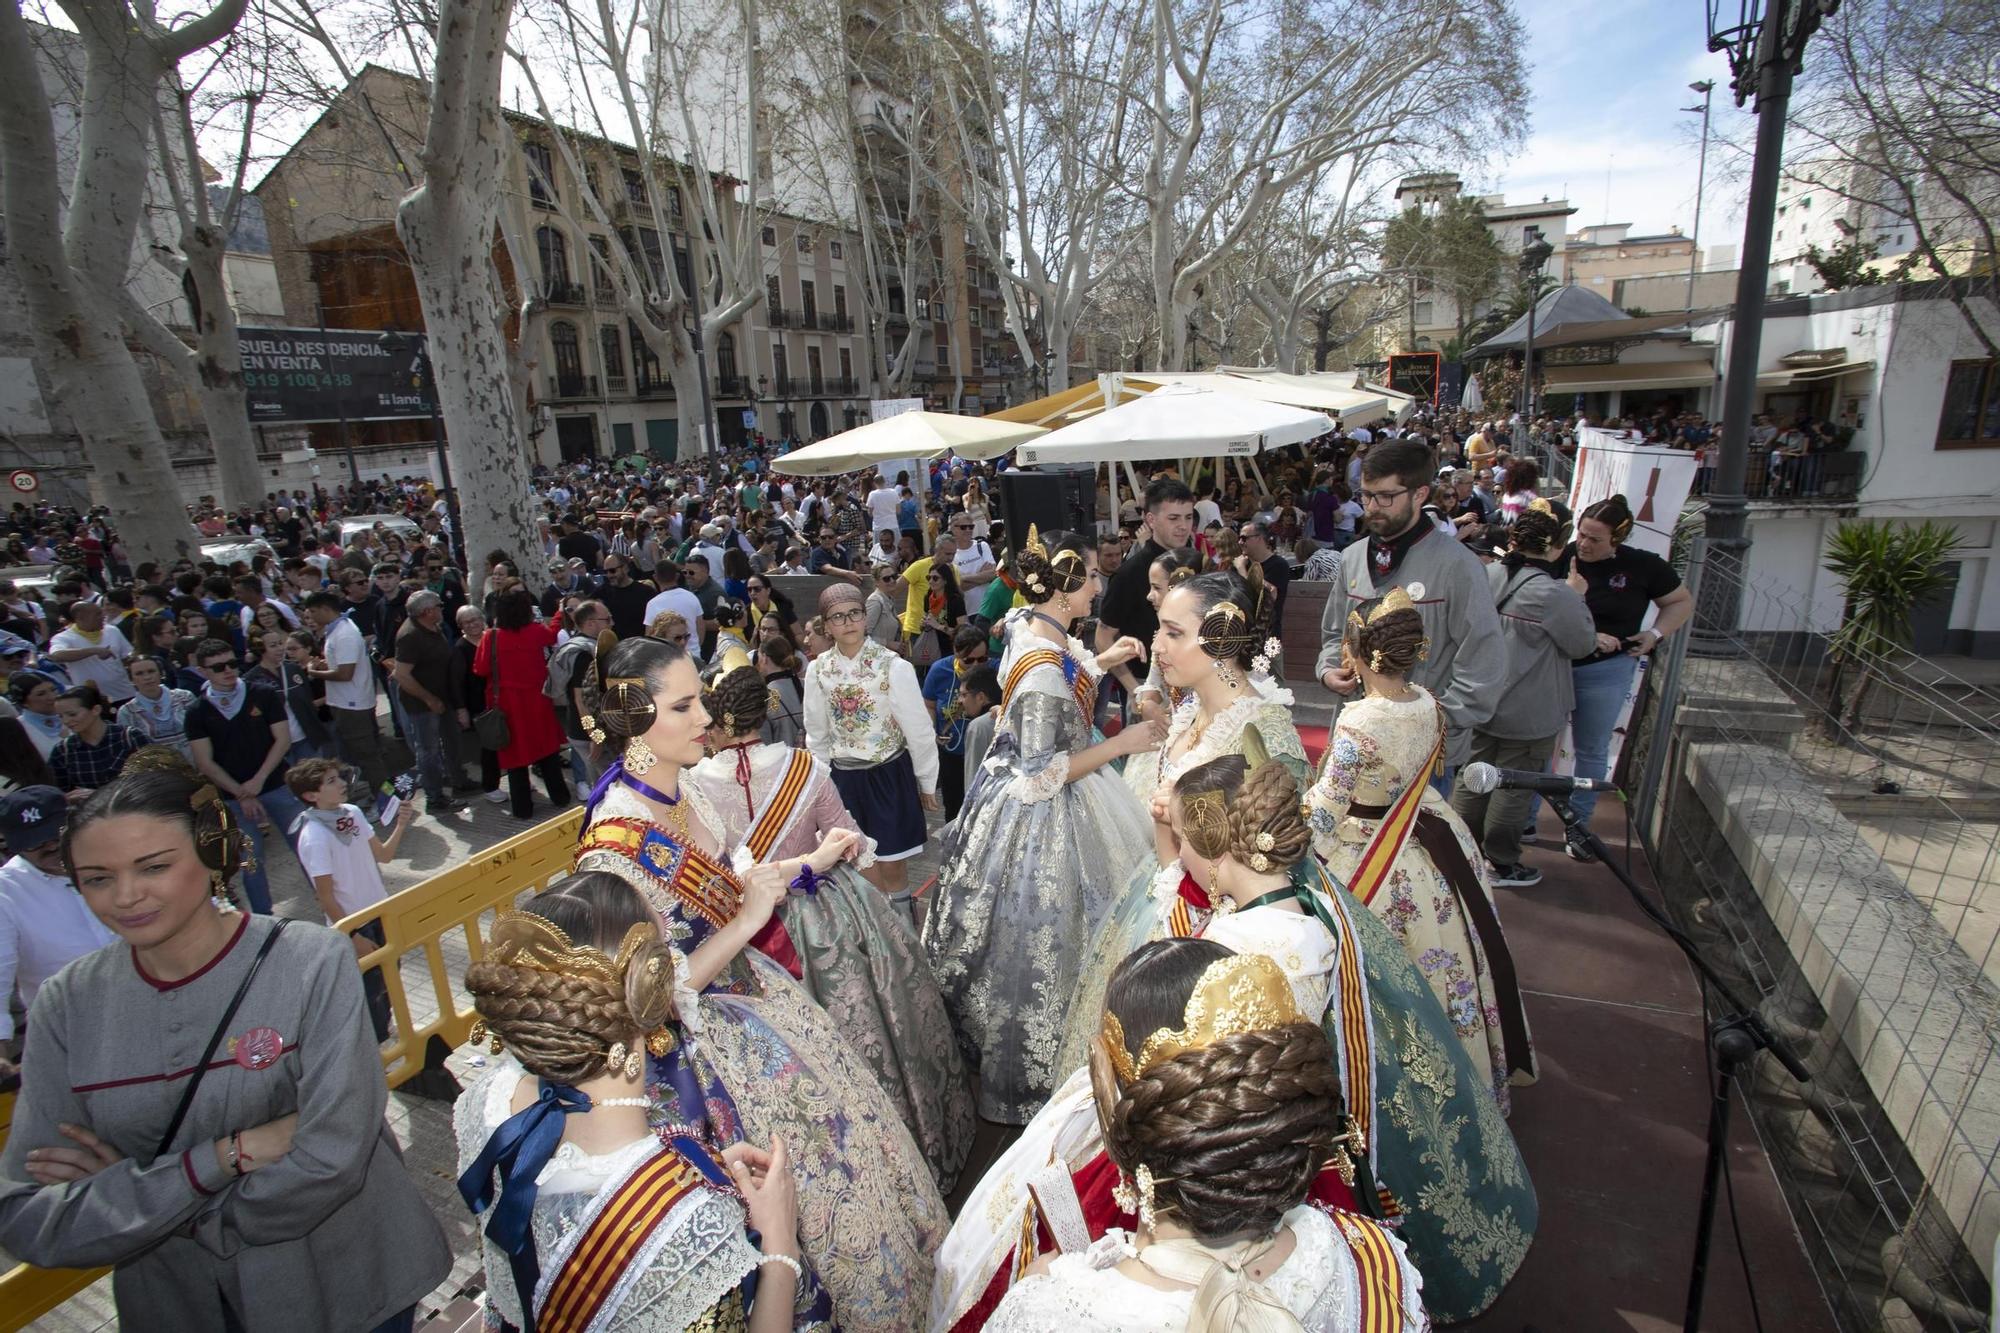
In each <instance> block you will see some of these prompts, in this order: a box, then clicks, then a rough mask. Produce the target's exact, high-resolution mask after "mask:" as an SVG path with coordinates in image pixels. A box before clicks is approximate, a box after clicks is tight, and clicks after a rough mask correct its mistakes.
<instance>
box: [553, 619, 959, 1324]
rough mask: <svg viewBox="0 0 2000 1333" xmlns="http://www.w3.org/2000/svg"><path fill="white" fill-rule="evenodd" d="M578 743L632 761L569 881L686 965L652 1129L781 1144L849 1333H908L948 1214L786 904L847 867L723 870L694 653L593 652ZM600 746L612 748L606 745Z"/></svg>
mask: <svg viewBox="0 0 2000 1333" xmlns="http://www.w3.org/2000/svg"><path fill="white" fill-rule="evenodd" d="M591 685H592V688H591V690H590V691H589V694H588V697H587V698H586V702H587V703H588V704H589V705H590V713H589V715H588V720H587V721H586V722H585V732H586V734H589V735H590V736H591V739H592V740H595V741H598V743H599V744H608V745H611V746H613V747H616V748H618V749H619V750H621V751H622V753H621V755H620V757H619V759H618V760H616V761H615V762H614V763H613V764H612V765H611V767H610V768H609V769H608V770H606V772H605V774H604V776H603V778H601V779H600V780H599V782H598V784H597V789H596V790H595V792H593V794H592V805H591V806H590V808H589V810H588V813H587V814H586V815H585V822H584V831H583V835H582V838H581V841H580V842H579V844H578V849H577V857H576V868H577V869H578V870H602V871H606V872H608V873H610V874H614V875H617V876H618V877H619V878H621V879H623V880H625V881H626V882H627V883H628V884H631V885H632V886H633V887H634V888H636V889H638V890H639V893H640V895H641V896H642V897H643V898H644V899H645V900H646V902H647V904H648V905H649V906H650V907H651V908H652V910H653V912H654V913H655V915H656V916H657V917H658V918H659V922H660V929H661V936H662V938H663V939H664V940H665V941H666V943H667V944H668V946H669V947H671V948H672V949H674V950H675V951H677V952H679V953H682V954H684V955H685V956H686V958H687V963H688V984H689V986H690V987H691V988H692V989H693V990H694V991H695V992H697V994H698V996H699V999H698V1000H697V1001H695V1002H694V1003H692V1004H690V1005H686V1006H685V1007H683V1009H682V1011H681V1020H682V1022H683V1024H684V1025H685V1026H686V1027H687V1028H688V1029H689V1031H690V1033H691V1040H689V1041H688V1042H687V1043H685V1044H684V1045H682V1046H678V1047H675V1048H674V1049H673V1050H672V1051H670V1052H668V1053H667V1054H666V1055H665V1056H663V1057H658V1058H655V1059H654V1060H653V1061H652V1062H651V1071H650V1075H649V1092H651V1093H652V1094H653V1095H654V1096H655V1097H656V1100H657V1101H658V1103H659V1106H658V1109H657V1110H656V1112H655V1116H656V1121H657V1124H656V1127H659V1128H663V1129H667V1130H669V1131H670V1132H674V1133H679V1132H691V1133H693V1134H694V1136H695V1137H697V1138H699V1139H701V1140H702V1141H703V1142H704V1143H706V1144H708V1145H709V1146H710V1147H711V1149H713V1150H714V1151H721V1150H722V1149H723V1148H726V1147H727V1146H728V1145H730V1144H732V1143H737V1142H744V1141H748V1142H752V1143H758V1144H768V1143H770V1142H771V1141H772V1140H774V1139H778V1140H782V1141H783V1142H784V1143H785V1144H786V1145H787V1147H788V1148H789V1149H790V1150H791V1152H792V1155H793V1156H792V1169H793V1171H794V1172H795V1173H796V1175H797V1177H798V1185H799V1241H800V1244H801V1245H802V1247H803V1248H804V1251H805V1255H806V1258H807V1260H808V1261H809V1262H810V1263H811V1264H812V1266H813V1268H814V1270H815V1271H816V1272H817V1273H818V1274H819V1277H820V1279H821V1280H822V1281H823V1282H824V1283H825V1284H826V1287H827V1290H828V1291H829V1292H831V1293H832V1296H833V1305H834V1317H835V1320H836V1322H837V1323H839V1325H840V1326H841V1327H842V1328H844V1329H848V1330H881V1331H882V1333H889V1331H890V1330H900V1329H902V1328H905V1327H906V1326H907V1324H908V1314H907V1311H908V1310H909V1309H910V1308H911V1307H913V1306H914V1307H917V1308H921V1307H922V1305H923V1304H924V1302H925V1301H926V1300H927V1299H928V1295H929V1290H930V1283H931V1276H932V1271H933V1262H932V1257H931V1256H932V1255H933V1254H935V1253H936V1250H937V1244H938V1239H939V1237H940V1236H941V1235H942V1234H943V1232H944V1229H945V1225H946V1216H945V1209H944V1201H943V1200H942V1199H941V1198H940V1197H939V1195H938V1190H937V1185H936V1183H935V1182H934V1181H933V1180H932V1178H931V1172H930V1169H929V1167H928V1166H927V1165H926V1164H925V1162H924V1158H923V1154H922V1153H921V1152H920V1151H919V1150H918V1148H917V1145H916V1142H915V1140H913V1139H912V1138H911V1137H910V1132H909V1130H908V1129H907V1128H905V1127H904V1125H903V1121H902V1118H901V1117H900V1116H899V1115H898V1114H897V1113H896V1107H895V1103H894V1102H892V1101H891V1100H890V1099H889V1096H888V1094H887V1093H885V1092H883V1090H882V1087H881V1084H880V1083H879V1082H877V1080H876V1077H875V1075H874V1073H873V1072H872V1071H871V1070H870V1069H869V1067H868V1064H867V1062H866V1061H865V1060H864V1059H863V1058H862V1057H861V1055H860V1053H859V1052H857V1051H856V1050H855V1049H854V1047H853V1045H852V1043H851V1042H850V1041H849V1040H848V1039H847V1037H846V1036H845V1035H844V1033H843V1032H842V1030H841V1027H840V1026H839V1024H838V1023H837V1022H836V1020H835V1019H833V1018H831V1017H829V1016H828V1015H827V1013H826V1011H825V1010H823V1009H821V1008H820V1007H819V1005H817V1004H815V1003H814V1002H813V1000H812V997H811V996H809V995H808V994H807V993H806V991H805V990H804V988H803V987H801V986H800V985H799V982H798V980H797V978H798V976H799V974H800V972H801V971H802V970H803V969H802V968H801V967H800V965H799V962H798V958H797V954H796V950H795V948H794V946H793V944H792V941H791V938H790V936H789V935H788V934H787V932H786V930H785V926H784V922H783V920H782V919H781V918H779V917H777V916H776V915H775V911H776V908H777V905H778V904H779V903H780V902H782V901H783V900H784V899H785V897H786V895H787V894H788V893H790V892H792V891H794V890H796V891H798V892H801V893H811V892H812V891H813V890H814V889H815V888H816V887H817V885H818V881H819V877H820V876H821V875H823V874H825V873H826V872H828V871H830V870H831V869H832V868H833V867H834V866H835V865H836V864H838V863H840V862H841V861H843V860H846V859H847V858H849V857H850V856H851V855H852V854H853V852H854V851H855V848H856V846H857V838H856V836H855V834H854V833H853V832H852V831H850V830H847V829H834V830H832V831H831V832H829V833H828V834H827V836H826V837H825V838H824V839H823V840H822V841H821V842H820V844H819V846H818V847H817V848H815V849H814V851H812V852H811V853H810V854H808V855H805V856H792V857H786V858H783V859H782V860H773V861H767V862H765V863H763V864H760V865H756V866H753V867H751V869H750V870H749V871H747V872H746V873H745V874H743V875H742V876H741V877H739V876H738V875H737V874H736V873H735V872H734V871H732V870H731V869H730V868H729V865H728V860H727V851H726V849H725V848H724V847H723V845H722V841H721V836H720V835H719V834H718V833H717V832H716V830H717V829H719V828H721V827H722V819H721V817H720V816H719V815H718V814H717V812H716V811H715V810H714V809H713V807H711V806H710V805H709V803H708V801H707V799H706V797H705V796H704V795H703V793H702V791H701V789H700V788H699V787H698V786H696V785H695V784H693V783H688V784H685V785H683V783H682V782H681V774H682V773H683V772H684V771H685V770H686V769H689V768H692V767H693V766H694V765H696V764H698V763H700V762H701V760H702V757H703V748H702V747H703V739H704V737H705V736H706V734H707V731H708V726H709V717H708V713H707V711H706V710H705V709H703V707H702V705H701V683H700V681H699V679H698V678H697V677H696V674H695V668H694V663H693V662H692V661H690V660H689V658H688V656H687V654H686V653H685V652H684V651H682V650H681V649H680V648H678V647H675V646H674V645H673V644H670V643H668V642H666V641H664V640H661V639H652V638H643V639H627V640H624V641H622V642H618V641H615V640H613V639H612V638H611V637H610V636H609V635H607V636H605V637H604V638H603V639H602V640H600V642H599V645H598V652H597V658H596V670H595V676H594V679H593V681H592V682H591ZM600 738H601V739H600Z"/></svg>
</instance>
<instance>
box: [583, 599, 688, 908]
mask: <svg viewBox="0 0 2000 1333" xmlns="http://www.w3.org/2000/svg"><path fill="white" fill-rule="evenodd" d="M686 659H687V649H685V648H683V647H681V646H680V645H679V644H677V643H674V642H671V641H670V640H667V639H655V638H651V637H642V638H636V639H621V638H619V637H618V636H617V635H616V634H613V633H612V632H611V631H610V630H606V631H605V632H604V633H602V634H600V635H598V636H597V662H596V666H595V669H594V670H592V671H591V672H590V673H589V674H588V675H586V676H585V677H584V689H583V702H584V707H585V708H586V709H587V710H588V711H589V713H590V715H591V716H592V717H593V718H595V719H596V720H597V725H598V726H600V727H602V728H603V729H604V732H605V734H606V735H607V736H610V737H612V738H613V739H616V740H620V741H625V740H630V739H631V738H632V737H634V736H639V735H643V734H645V731H646V729H647V728H648V727H650V726H652V725H653V719H654V718H655V717H656V716H658V714H659V707H658V705H656V704H655V703H654V702H653V692H654V691H655V690H657V689H659V688H660V681H661V678H662V677H664V676H665V675H666V673H667V668H669V667H671V666H672V665H673V664H674V663H676V662H680V661H685V660H686ZM636 682H644V683H643V684H639V683H636ZM614 947H615V945H614Z"/></svg>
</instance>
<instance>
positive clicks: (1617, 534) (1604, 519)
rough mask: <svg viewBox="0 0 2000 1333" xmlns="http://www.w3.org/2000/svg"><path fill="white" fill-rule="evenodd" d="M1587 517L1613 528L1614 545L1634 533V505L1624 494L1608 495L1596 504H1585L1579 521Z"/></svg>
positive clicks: (1612, 538) (1612, 539) (1579, 515)
mask: <svg viewBox="0 0 2000 1333" xmlns="http://www.w3.org/2000/svg"><path fill="white" fill-rule="evenodd" d="M1586 518H1588V519H1592V520H1594V521H1596V522H1599V523H1602V524H1603V525H1604V526H1605V527H1607V528H1609V529H1611V541H1612V543H1613V544H1614V545H1616V544H1618V543H1620V542H1623V541H1624V540H1625V539H1626V538H1627V537H1630V536H1631V535H1632V506H1631V505H1630V504H1629V503H1627V502H1626V499H1625V497H1624V496H1622V495H1612V496H1607V497H1605V498H1604V499H1602V500H1599V501H1598V502H1597V503H1596V504H1594V505H1585V506H1584V510H1583V512H1582V513H1581V514H1578V515H1577V521H1578V522H1582V521H1583V520H1584V519H1586Z"/></svg>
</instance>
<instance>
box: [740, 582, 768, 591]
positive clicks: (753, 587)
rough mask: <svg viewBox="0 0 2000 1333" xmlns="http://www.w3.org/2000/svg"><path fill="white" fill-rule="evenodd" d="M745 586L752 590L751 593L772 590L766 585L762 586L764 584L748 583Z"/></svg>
mask: <svg viewBox="0 0 2000 1333" xmlns="http://www.w3.org/2000/svg"><path fill="white" fill-rule="evenodd" d="M744 586H745V587H747V588H748V589H750V591H751V592H769V591H771V590H770V588H768V587H766V586H765V585H764V584H762V583H747V584H745V585H744Z"/></svg>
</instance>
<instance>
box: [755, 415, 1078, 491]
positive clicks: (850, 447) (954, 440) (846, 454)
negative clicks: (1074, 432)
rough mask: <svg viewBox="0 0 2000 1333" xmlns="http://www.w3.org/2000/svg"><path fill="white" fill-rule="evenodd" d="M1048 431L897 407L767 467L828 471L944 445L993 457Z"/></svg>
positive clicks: (796, 472)
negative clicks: (898, 410)
mask: <svg viewBox="0 0 2000 1333" xmlns="http://www.w3.org/2000/svg"><path fill="white" fill-rule="evenodd" d="M1046 434H1048V432H1047V431H1046V430H1044V429H1042V427H1040V426H1026V425H1022V424H1020V423H1019V422H1013V421H993V420H990V419H988V418H986V417H961V416H954V415H953V414H951V413H949V412H903V413H899V414H898V415H896V416H893V417H886V418H884V419H883V420H881V421H871V422H869V423H868V424H867V425H865V426H856V427H855V428H854V429H853V430H844V431H842V432H841V433H840V434H838V435H829V436H828V437H827V438H825V439H824V440H821V441H819V442H818V443H817V444H809V445H807V446H806V447H805V448H803V449H794V450H792V452H790V453H788V454H785V455H783V456H782V457H779V458H774V459H772V460H771V470H772V471H773V472H783V473H786V474H787V475H790V476H795V477H832V476H838V475H839V474H841V473H844V472H859V471H861V470H862V469H864V468H867V467H869V466H870V465H872V464H875V463H884V462H888V461H890V460H892V459H904V458H923V459H930V458H936V457H937V456H938V455H939V454H942V453H944V452H945V451H946V450H950V451H951V452H953V453H955V454H957V455H959V456H960V457H961V458H981V459H983V458H997V457H999V456H1000V455H1001V454H1004V453H1006V452H1007V451H1008V450H1009V449H1012V448H1013V447H1014V446H1016V445H1018V444H1020V443H1021V442H1022V441H1023V440H1032V439H1034V438H1036V437H1037V436H1040V435H1046Z"/></svg>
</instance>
